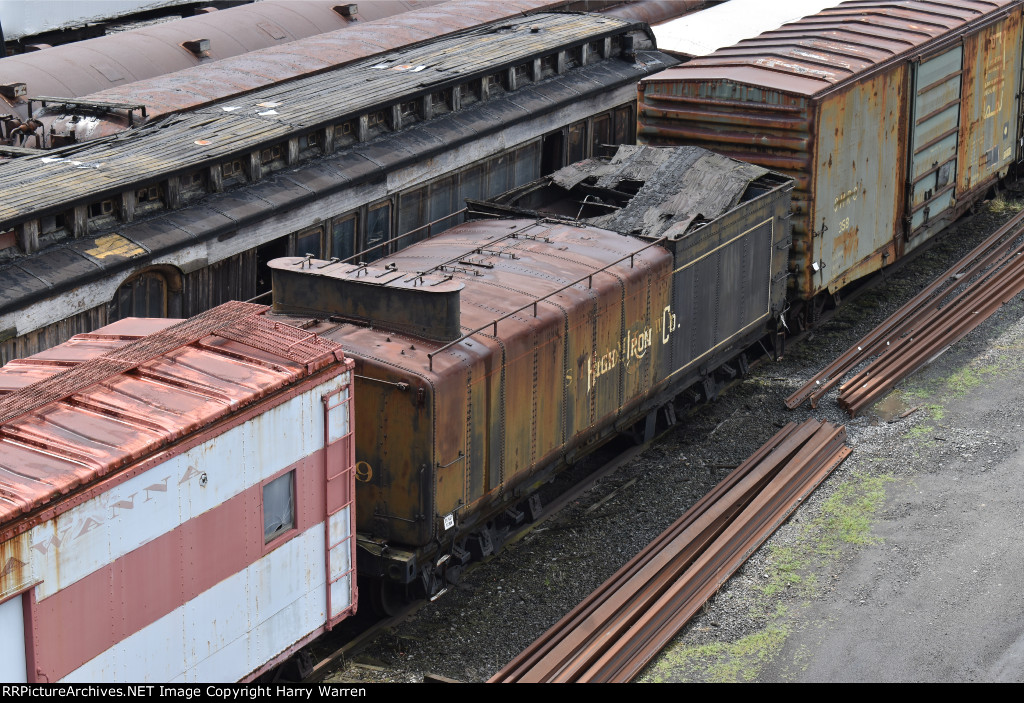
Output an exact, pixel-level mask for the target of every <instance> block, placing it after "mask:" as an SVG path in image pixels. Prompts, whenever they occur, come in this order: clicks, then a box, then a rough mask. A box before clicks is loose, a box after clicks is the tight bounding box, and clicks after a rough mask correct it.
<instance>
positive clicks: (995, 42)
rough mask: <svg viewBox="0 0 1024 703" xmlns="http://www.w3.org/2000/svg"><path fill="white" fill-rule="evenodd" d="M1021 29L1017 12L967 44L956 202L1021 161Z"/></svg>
mask: <svg viewBox="0 0 1024 703" xmlns="http://www.w3.org/2000/svg"><path fill="white" fill-rule="evenodd" d="M1021 25H1022V22H1021V15H1020V13H1019V12H1018V13H1014V14H1011V15H1008V16H1007V17H1006V18H1005V19H1003V20H1002V21H1001V22H999V23H998V24H995V25H992V26H989V27H985V28H983V29H981V30H980V31H978V32H977V33H974V34H971V35H969V36H968V37H966V38H965V40H964V47H963V51H964V72H963V99H962V102H961V108H960V109H961V118H960V119H961V124H962V125H963V128H962V133H961V138H960V145H959V152H958V154H957V156H958V162H959V164H960V166H959V168H958V169H957V187H956V195H957V198H960V199H963V198H965V196H967V194H969V193H971V192H972V191H976V190H978V189H979V188H986V187H988V185H989V184H990V183H991V182H992V181H993V180H994V179H995V178H997V177H1000V176H1003V175H1005V174H1006V170H1007V169H1008V168H1009V165H1010V164H1011V163H1012V162H1013V161H1014V160H1015V159H1016V158H1018V155H1017V154H1018V149H1019V148H1020V147H1019V145H1017V144H1015V143H1014V142H1015V140H1016V138H1017V135H1016V134H1015V129H1016V124H1017V120H1018V117H1019V114H1018V112H1019V110H1020V103H1019V96H1018V95H1017V93H1018V91H1019V90H1020V76H1021V58H1022V57H1021V35H1022V28H1021Z"/></svg>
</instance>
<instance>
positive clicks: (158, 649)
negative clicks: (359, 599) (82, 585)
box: [63, 522, 352, 682]
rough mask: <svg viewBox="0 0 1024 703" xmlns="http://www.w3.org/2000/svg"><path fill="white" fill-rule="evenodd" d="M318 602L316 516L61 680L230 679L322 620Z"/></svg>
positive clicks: (320, 534)
mask: <svg viewBox="0 0 1024 703" xmlns="http://www.w3.org/2000/svg"><path fill="white" fill-rule="evenodd" d="M351 597H352V594H351V592H349V593H348V594H347V598H348V601H347V602H349V603H350V602H351ZM326 605H327V600H326V595H325V591H324V524H323V523H322V522H321V523H319V524H317V525H314V526H312V527H310V528H309V529H308V530H306V531H305V532H303V533H302V534H301V535H299V536H297V537H295V538H294V539H292V540H289V541H288V542H286V543H284V544H283V545H281V546H280V547H278V548H277V549H275V550H274V551H272V552H270V553H269V554H267V555H266V556H264V557H263V558H262V559H260V560H259V561H257V562H255V563H254V564H252V565H251V566H249V567H248V568H246V569H245V570H244V571H241V572H239V573H237V574H235V575H233V576H231V577H229V578H227V579H225V580H224V581H221V582H220V583H218V584H217V585H216V586H214V587H213V588H210V589H208V590H206V591H204V592H203V593H201V594H200V595H198V596H196V597H195V598H194V599H192V600H191V601H189V602H188V603H185V604H184V605H183V606H181V607H179V608H176V609H175V610H174V611H173V612H171V613H168V614H167V615H165V616H164V617H162V618H160V619H159V620H157V621H156V622H154V623H152V624H150V625H148V626H147V627H145V628H143V629H142V630H140V631H139V632H136V633H135V634H133V635H131V636H130V637H128V638H127V639H125V640H122V641H121V642H119V643H118V644H116V645H114V646H113V647H111V648H110V649H108V650H107V651H105V652H103V653H102V654H100V655H99V656H97V657H95V658H94V659H92V660H91V661H89V662H87V663H86V664H84V665H83V666H81V667H79V668H78V669H76V670H75V671H73V672H71V673H70V674H68V676H67V677H65V678H64V679H63V680H64V681H67V682H99V681H103V682H108V681H110V682H113V681H146V682H158V681H178V682H193V681H194V682H200V681H202V682H206V681H210V682H216V681H237V680H239V679H241V678H243V677H245V676H247V675H248V674H250V673H252V672H253V671H254V670H256V669H258V668H260V667H261V666H263V664H265V663H266V662H268V661H270V660H271V659H273V658H274V657H275V656H277V655H278V654H280V653H281V652H283V651H285V650H286V649H288V648H289V647H290V646H292V645H293V644H295V643H296V642H298V641H299V640H301V639H302V638H304V637H305V636H306V635H308V634H310V633H311V632H313V631H315V630H316V629H317V628H319V627H320V626H321V625H323V623H324V621H325V609H326Z"/></svg>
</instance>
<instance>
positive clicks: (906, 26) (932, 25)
mask: <svg viewBox="0 0 1024 703" xmlns="http://www.w3.org/2000/svg"><path fill="white" fill-rule="evenodd" d="M1022 6H1024V3H1022V2H1020V0H962V1H961V2H956V3H950V2H942V1H939V0H904V1H901V2H897V3H893V2H883V1H881V0H852V1H850V2H844V3H841V4H838V5H837V6H836V7H834V8H831V9H828V10H824V11H822V12H820V13H818V14H816V15H812V16H810V17H806V18H804V19H802V20H800V21H797V22H793V23H790V24H786V25H784V26H782V27H781V28H779V29H777V30H774V31H770V32H766V33H764V34H761V35H760V36H758V37H754V38H751V39H747V40H745V41H742V42H740V43H739V44H737V45H735V46H733V47H729V48H725V49H720V50H718V51H716V52H714V53H712V54H710V55H708V56H704V57H700V58H696V59H694V60H693V61H691V62H689V63H687V64H685V65H682V66H680V67H676V68H672V69H669V70H667V71H665V72H663V73H661V74H658V75H656V76H652V77H649V78H646V79H643V80H642V81H641V82H640V85H639V104H638V110H639V128H638V140H639V141H640V142H642V143H646V144H662V145H675V144H694V145H699V146H703V147H706V148H709V149H714V150H715V151H718V152H720V153H723V154H727V155H729V156H733V157H735V158H739V159H744V160H746V161H749V162H751V163H757V164H761V165H763V166H766V167H768V168H772V169H775V170H778V171H781V172H783V173H786V174H787V175H790V176H792V177H793V178H794V179H795V181H796V194H795V197H794V216H793V248H792V253H791V257H790V274H791V279H790V285H791V293H792V294H793V296H794V298H796V299H798V300H802V301H811V300H813V301H814V303H815V304H814V306H808V308H807V309H808V310H809V311H810V312H811V313H812V314H811V316H812V317H813V311H814V310H817V309H819V308H820V307H821V306H822V305H823V304H824V303H825V302H827V300H828V297H829V295H830V294H834V293H835V292H836V291H838V290H839V289H841V288H843V287H844V286H845V285H847V284H848V283H850V282H852V281H854V280H856V279H858V278H860V277H862V276H865V275H867V274H869V273H872V272H874V271H877V270H879V269H880V268H882V267H884V266H885V265H886V264H888V263H892V262H893V261H895V260H896V259H897V258H899V257H901V256H902V255H903V254H904V253H906V252H909V251H910V250H911V249H913V248H915V247H917V246H918V245H919V244H920V243H921V242H923V241H925V240H927V239H928V238H929V237H931V236H932V235H933V234H935V233H936V232H937V231H939V230H940V229H941V228H943V227H944V226H945V225H946V224H948V223H949V222H950V221H951V220H952V219H953V218H955V217H957V216H958V215H960V214H961V213H963V212H964V210H965V209H967V208H968V207H970V206H971V205H972V204H973V203H975V202H976V201H978V200H979V199H980V198H982V197H983V196H984V194H985V193H986V191H987V190H988V189H989V188H990V187H991V186H992V185H993V184H994V183H996V182H997V180H998V179H999V178H1001V177H1003V176H1004V175H1005V174H1006V173H1007V170H1008V169H1009V168H1010V167H1011V166H1012V165H1013V164H1015V163H1016V162H1017V161H1018V160H1019V159H1020V157H1021V147H1020V144H1021V139H1022V137H1024V134H1022V131H1021V110H1020V93H1021V40H1022V35H1021V13H1022ZM726 7H728V6H726Z"/></svg>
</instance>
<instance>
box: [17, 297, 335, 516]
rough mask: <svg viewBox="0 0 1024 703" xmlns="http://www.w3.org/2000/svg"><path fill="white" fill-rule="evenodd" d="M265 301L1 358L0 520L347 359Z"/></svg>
mask: <svg viewBox="0 0 1024 703" xmlns="http://www.w3.org/2000/svg"><path fill="white" fill-rule="evenodd" d="M266 310H267V308H266V307H265V306H261V305H252V304H248V303H239V302H234V303H226V304H224V305H221V306H219V307H217V308H214V309H213V310H210V311H208V312H206V313H203V314H201V315H198V316H196V317H194V318H191V319H189V320H184V321H182V320H153V319H140V318H128V319H124V320H121V321H119V322H115V323H113V324H111V325H107V326H106V327H102V328H100V329H98V330H96V331H95V332H92V333H89V334H80V335H76V336H74V337H72V338H71V339H70V340H69V341H67V342H65V343H64V344H61V345H58V346H56V347H53V348H52V349H48V350H46V351H44V352H41V353H39V354H36V355H34V356H31V357H29V358H27V359H17V360H14V361H12V362H10V363H9V364H7V365H6V366H4V367H3V368H0V525H3V524H4V523H7V522H10V521H12V520H14V519H16V518H18V517H19V516H20V515H23V514H25V513H29V512H31V511H33V510H35V509H37V508H40V507H42V506H44V505H46V504H48V503H50V502H52V501H55V500H57V499H59V498H61V497H62V496H64V495H67V494H69V493H71V492H73V491H75V490H77V489H79V488H82V487H84V486H87V485H89V484H91V483H93V482H95V481H97V480H99V479H100V478H102V477H104V476H107V475H109V474H110V473H111V472H112V471H114V470H116V469H119V468H122V467H125V466H127V465H129V464H131V463H132V462H134V461H136V460H138V459H140V458H142V457H146V456H149V455H151V454H152V453H153V452H155V451H158V450H161V449H163V448H164V447H167V446H168V445H170V444H172V443H174V442H176V441H178V440H180V439H182V438H183V437H186V436H187V435H189V434H190V433H193V432H195V431H197V430H198V429H200V428H203V427H206V426H208V425H209V424H210V423H212V422H214V421H216V420H218V419H220V418H222V417H225V416H227V415H229V414H231V413H234V412H236V411H237V410H239V409H240V408H243V407H245V406H248V405H250V404H251V403H253V402H255V401H256V400H258V399H260V398H262V397H265V396H267V395H269V394H270V393H272V392H274V391H277V390H278V389H281V388H283V387H285V386H287V385H290V384H293V383H295V382H297V381H299V380H300V379H302V378H304V377H307V376H309V375H311V374H313V373H315V372H317V371H319V370H321V369H323V368H325V367H327V366H329V365H330V364H332V363H333V362H334V361H335V360H340V359H342V358H343V356H342V352H341V347H340V346H339V345H337V344H336V343H334V342H330V341H327V340H323V339H320V338H318V337H315V336H313V335H311V334H310V333H308V332H303V331H301V330H298V329H295V328H294V327H289V326H287V325H284V324H280V323H275V322H272V321H269V320H268V319H267V318H266V317H264V316H263V315H262V313H263V312H265V311H266Z"/></svg>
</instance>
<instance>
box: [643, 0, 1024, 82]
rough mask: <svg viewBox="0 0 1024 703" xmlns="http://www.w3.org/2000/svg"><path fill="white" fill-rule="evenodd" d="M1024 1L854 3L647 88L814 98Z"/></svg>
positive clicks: (666, 74)
mask: <svg viewBox="0 0 1024 703" xmlns="http://www.w3.org/2000/svg"><path fill="white" fill-rule="evenodd" d="M1021 4H1022V3H1021V1H1020V0H957V1H956V2H951V1H950V0H896V1H893V0H849V1H848V2H843V3H841V4H838V5H837V6H836V7H832V8H829V9H827V10H822V11H821V12H819V13H817V14H815V15H811V16H809V17H804V18H803V19H801V20H798V21H796V22H789V23H787V24H784V25H782V26H781V27H779V28H778V29H773V30H771V31H768V32H764V33H763V34H760V35H758V36H756V37H753V38H750V39H745V40H743V41H741V42H739V43H738V44H735V45H733V46H730V47H726V48H722V49H719V50H717V51H715V52H714V53H712V54H709V55H707V56H703V57H700V58H696V59H694V60H693V61H691V62H689V63H687V64H685V65H683V66H680V67H676V68H670V69H668V70H666V71H662V72H661V73H658V74H656V75H654V76H651V77H650V78H646V79H642V80H641V84H643V83H661V82H666V81H684V80H685V81H715V80H727V81H733V82H736V83H743V84H747V85H757V86H763V87H764V88H767V89H771V90H779V91H782V92H785V93H792V94H796V95H802V96H806V97H811V96H815V95H817V94H819V93H822V92H825V91H828V90H831V89H833V88H836V87H839V86H841V85H843V84H845V83H847V82H850V81H853V80H856V79H857V78H858V77H860V76H862V75H863V74H865V73H868V72H870V71H873V70H875V69H877V68H880V67H882V66H884V65H885V64H886V63H888V62H890V61H893V60H895V59H897V58H899V57H902V56H905V55H907V54H910V53H911V52H915V51H919V50H923V49H926V48H927V46H928V45H929V44H933V43H936V42H937V41H940V40H941V39H942V38H945V37H952V36H956V35H959V34H961V33H963V32H965V31H967V30H969V29H971V28H972V27H974V26H977V25H979V24H984V23H986V22H991V21H995V20H996V19H997V18H999V17H1001V16H1003V15H1004V14H1006V13H1008V12H1010V11H1011V9H1012V8H1013V7H1017V8H1018V9H1019V8H1020V6H1021Z"/></svg>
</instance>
